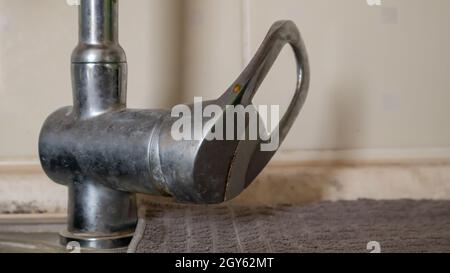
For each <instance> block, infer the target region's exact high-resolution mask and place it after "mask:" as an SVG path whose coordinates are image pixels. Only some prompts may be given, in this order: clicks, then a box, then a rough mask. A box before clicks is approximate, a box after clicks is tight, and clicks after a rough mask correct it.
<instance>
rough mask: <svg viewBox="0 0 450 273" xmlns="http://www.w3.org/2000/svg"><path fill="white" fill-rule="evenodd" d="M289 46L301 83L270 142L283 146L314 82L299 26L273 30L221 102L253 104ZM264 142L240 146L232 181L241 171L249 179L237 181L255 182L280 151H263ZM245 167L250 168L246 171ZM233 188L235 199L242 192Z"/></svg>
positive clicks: (286, 25)
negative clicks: (261, 146) (274, 140)
mask: <svg viewBox="0 0 450 273" xmlns="http://www.w3.org/2000/svg"><path fill="white" fill-rule="evenodd" d="M286 44H290V45H291V47H292V49H293V51H294V54H295V58H296V62H297V84H296V87H295V93H294V96H293V98H292V101H291V103H290V105H289V107H288V109H287V111H286V113H285V114H284V116H283V117H282V118H281V120H280V123H279V124H278V127H277V128H276V130H275V131H274V132H277V134H274V133H272V135H271V136H270V139H269V141H273V139H274V138H278V141H277V143H278V144H279V145H281V143H282V142H283V141H284V139H285V138H286V135H287V134H288V132H289V130H290V129H291V127H292V125H293V123H294V121H295V119H296V117H297V115H298V113H299V112H300V109H301V108H302V106H303V104H304V102H305V99H306V96H307V93H308V88H309V81H310V70H309V62H308V55H307V52H306V48H305V45H304V43H303V40H302V38H301V35H300V32H299V30H298V28H297V26H296V25H295V23H293V22H292V21H278V22H276V23H275V24H274V25H273V26H272V27H271V29H270V31H269V33H268V34H267V36H266V38H265V39H264V41H263V43H262V45H261V46H260V48H259V49H258V51H257V53H256V55H255V56H254V57H253V59H252V60H251V62H250V64H249V65H248V66H247V67H246V68H245V70H244V71H243V72H242V73H241V75H240V76H239V77H238V79H237V80H236V81H235V82H234V83H233V85H232V86H231V87H230V88H229V89H228V90H227V92H225V94H223V95H222V96H221V97H220V98H219V100H218V101H219V103H220V104H222V105H239V104H241V105H244V106H247V105H249V104H251V102H252V99H253V97H254V96H255V94H256V92H257V91H258V88H259V87H260V85H261V84H262V82H263V81H264V79H265V77H266V76H267V73H268V72H269V70H270V69H271V67H272V65H273V64H274V62H275V60H276V59H277V57H278V56H279V54H280V52H281V50H282V49H283V47H284V46H285V45H286ZM262 143H264V141H262V140H259V141H256V142H248V141H247V142H246V141H244V142H242V143H240V144H239V145H238V148H237V149H238V150H237V151H236V153H235V155H236V158H235V160H234V162H233V165H234V166H232V168H235V169H238V170H239V171H238V172H232V174H230V177H229V180H233V177H232V176H233V174H234V175H239V174H238V173H239V172H240V173H242V172H244V173H245V174H246V177H245V178H244V177H240V178H236V180H245V181H246V183H247V185H248V183H250V182H252V181H253V179H254V178H255V177H256V176H257V175H258V174H259V172H260V171H261V170H262V169H263V168H264V167H265V166H266V165H267V163H268V162H269V161H270V159H271V158H272V157H273V155H274V154H275V152H276V150H274V151H262V150H261V149H260V144H262ZM244 166H245V167H244ZM244 168H246V171H245V170H244ZM247 185H245V186H247ZM229 186H230V184H229ZM241 186H244V185H241ZM245 186H244V187H245ZM232 188H234V186H232V187H231V188H230V189H228V190H227V191H232V192H228V194H227V196H228V197H232V196H233V195H234V194H233V192H238V191H239V190H241V189H237V188H236V189H234V190H233V189H232ZM239 188H240V187H239Z"/></svg>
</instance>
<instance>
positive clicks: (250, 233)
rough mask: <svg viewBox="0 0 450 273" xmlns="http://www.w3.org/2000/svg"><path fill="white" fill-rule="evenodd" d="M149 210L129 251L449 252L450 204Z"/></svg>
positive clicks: (350, 203) (367, 203) (162, 206)
mask: <svg viewBox="0 0 450 273" xmlns="http://www.w3.org/2000/svg"><path fill="white" fill-rule="evenodd" d="M144 206H145V209H146V213H145V219H142V220H140V222H139V225H138V228H137V230H136V235H135V237H134V239H133V242H132V243H131V245H130V248H129V252H141V253H142V252H144V253H150V252H188V253H198V252H201V253H207V252H214V253H215V252H219V253H220V252H226V253H258V252H275V253H284V252H298V253H302V252H363V253H364V252H365V253H368V252H371V250H375V251H378V250H380V251H381V252H450V201H426V200H423V201H413V200H398V201H371V200H359V201H340V202H321V203H315V204H310V205H304V206H301V205H295V206H290V205H285V206H272V207H235V206H226V205H221V206H190V205H175V204H155V203H146V204H145V205H144Z"/></svg>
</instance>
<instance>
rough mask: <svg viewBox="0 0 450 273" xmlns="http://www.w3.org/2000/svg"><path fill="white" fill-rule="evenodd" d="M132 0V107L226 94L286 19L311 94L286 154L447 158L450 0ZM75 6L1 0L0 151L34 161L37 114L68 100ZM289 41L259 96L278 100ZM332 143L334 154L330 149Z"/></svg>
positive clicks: (123, 21)
mask: <svg viewBox="0 0 450 273" xmlns="http://www.w3.org/2000/svg"><path fill="white" fill-rule="evenodd" d="M381 3H382V5H381V6H369V5H368V3H367V1H366V0H344V1H332V0H314V1H313V0H277V1H275V0H214V1H212V0H127V1H122V3H121V6H120V36H121V38H120V40H121V44H122V45H123V47H124V48H125V50H126V52H127V55H128V62H129V69H130V71H129V88H128V91H129V92H128V101H129V106H130V107H138V108H139V107H153V108H154V107H168V106H171V105H173V104H175V103H179V102H189V101H192V99H193V96H194V95H197V96H203V97H204V98H215V97H217V96H218V95H219V94H221V93H222V92H223V91H224V90H225V89H226V88H227V87H228V85H229V84H230V83H231V82H232V81H233V80H234V78H235V77H236V76H237V75H238V74H239V73H240V71H241V70H242V68H243V66H244V65H245V64H246V63H247V62H248V60H249V58H250V57H251V56H252V55H253V53H254V52H255V51H256V49H257V47H258V45H259V44H260V43H261V41H262V39H263V38H264V36H265V34H266V32H267V30H268V29H269V28H270V26H271V24H272V23H273V22H274V21H276V20H280V19H291V20H293V21H295V22H296V23H297V25H298V26H299V28H300V30H301V32H302V34H303V37H304V40H305V42H306V45H307V48H308V51H309V55H310V59H311V68H312V81H311V89H310V96H309V97H308V100H307V103H306V105H305V107H304V109H303V111H302V113H301V115H300V118H299V119H298V121H297V122H296V124H295V126H294V128H293V130H292V132H291V134H290V135H289V138H288V140H287V142H286V143H285V145H283V150H285V151H286V150H289V151H296V150H303V151H305V153H303V155H301V156H302V158H306V159H308V156H309V157H311V159H316V158H317V159H321V156H323V155H327V156H330V154H331V156H332V157H337V158H339V157H340V156H346V155H348V153H345V151H353V154H355V155H357V157H358V158H363V159H364V158H369V157H376V158H383V157H392V156H397V157H402V156H403V157H424V156H429V157H448V156H450V149H449V148H450V123H449V122H448V117H449V116H450V107H448V105H449V104H448V102H449V101H450V92H449V86H450V77H448V72H449V70H450V54H449V50H448V49H449V48H450V35H449V30H450V29H449V28H450V2H449V1H448V0H433V1H424V0H384V1H382V2H381ZM76 34H77V9H76V8H74V7H70V6H68V5H67V3H66V1H64V0H39V1H30V0H14V1H12V0H0V41H1V43H0V130H1V134H0V157H1V158H3V159H5V158H6V159H8V158H9V159H11V158H23V157H27V158H33V157H34V158H35V157H36V147H37V145H36V143H37V138H38V132H39V129H40V126H41V124H42V122H43V120H44V119H45V118H46V116H47V115H48V114H49V113H50V112H52V111H53V110H55V109H56V108H58V107H60V106H63V105H69V104H71V89H70V88H71V87H70V75H69V60H70V59H69V58H70V53H71V50H72V49H73V47H74V46H75V44H76V41H77V37H76ZM294 69H295V68H294V62H293V59H292V53H291V52H290V49H288V48H286V50H285V51H284V52H283V54H282V56H281V57H280V59H279V61H278V62H277V63H276V65H275V67H274V69H273V70H272V72H271V74H270V75H269V78H268V79H267V80H266V82H265V83H264V85H263V87H262V92H260V94H259V95H258V97H257V101H256V102H257V103H265V104H268V103H270V104H281V105H286V104H287V103H288V102H289V100H290V96H291V94H292V89H293V86H294V84H295V82H294V80H295V75H294ZM333 152H334V155H332V153H333Z"/></svg>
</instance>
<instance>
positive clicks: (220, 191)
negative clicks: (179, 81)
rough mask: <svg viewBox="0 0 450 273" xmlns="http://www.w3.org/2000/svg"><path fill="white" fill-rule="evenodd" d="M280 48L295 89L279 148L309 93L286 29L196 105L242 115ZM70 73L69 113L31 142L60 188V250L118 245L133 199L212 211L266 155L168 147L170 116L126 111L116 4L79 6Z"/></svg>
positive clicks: (298, 44) (249, 146)
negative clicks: (65, 194) (63, 211)
mask: <svg viewBox="0 0 450 273" xmlns="http://www.w3.org/2000/svg"><path fill="white" fill-rule="evenodd" d="M285 44H290V45H291V46H292V48H293V50H294V53H295V56H296V60H297V65H298V70H297V75H298V84H297V86H296V90H295V93H294V97H293V99H292V102H291V104H290V106H289V108H288V111H287V112H286V114H285V115H284V116H283V118H282V119H281V121H280V125H279V127H280V134H279V136H277V137H278V138H279V142H280V143H281V142H282V141H283V140H284V138H285V136H286V135H287V133H288V131H289V129H290V128H291V126H292V124H293V122H294V120H295V118H296V116H297V114H298V113H299V111H300V108H301V107H302V105H303V103H304V101H305V98H306V94H307V89H308V86H309V66H308V59H307V55H306V50H305V48H304V45H303V41H302V39H301V37H300V34H299V32H298V30H297V28H296V27H295V25H294V24H293V23H292V22H289V21H281V22H278V23H276V24H275V25H274V26H273V27H272V29H271V31H270V32H269V34H268V36H267V38H266V40H265V41H264V42H263V45H262V46H261V48H260V50H259V51H258V52H257V54H256V56H255V58H254V59H253V60H252V62H251V63H250V64H249V65H248V67H247V68H246V69H245V70H244V72H243V73H242V74H241V75H240V76H239V77H238V79H237V80H236V81H235V82H234V83H233V84H232V85H231V87H230V88H229V89H228V90H227V91H226V92H225V93H224V94H223V95H222V96H221V97H220V98H219V99H217V100H214V101H209V102H202V106H206V105H209V104H215V105H218V106H220V107H221V108H222V109H225V108H226V106H227V105H244V106H249V105H250V106H251V99H252V98H253V96H254V94H255V93H256V91H257V89H258V87H259V86H260V84H261V83H262V81H263V79H264V77H265V76H266V74H267V73H268V71H269V69H270V68H271V66H272V64H273V62H274V61H275V59H276V57H277V56H278V54H279V52H280V51H281V49H282V48H283V46H284V45H285ZM71 71H72V87H73V106H69V107H63V108H61V109H58V110H57V111H56V112H54V113H53V114H51V115H50V116H49V117H48V118H47V120H46V121H45V123H44V125H43V128H42V130H41V134H40V138H39V156H40V160H41V164H42V167H43V169H44V171H45V172H46V174H47V175H48V176H49V177H50V178H51V179H52V180H53V181H55V182H56V183H59V184H62V185H66V186H68V188H69V201H68V202H69V204H68V227H67V230H65V231H63V232H62V233H61V243H62V244H64V245H65V244H67V243H68V242H70V241H77V242H79V243H80V245H81V246H82V247H88V248H117V247H122V246H126V245H128V243H129V241H130V239H131V237H132V235H133V232H134V229H135V226H136V223H137V209H136V193H143V194H151V195H163V196H171V197H173V198H175V199H176V200H177V201H180V202H189V203H201V204H215V203H221V202H224V201H227V200H230V199H232V198H234V197H236V196H237V195H239V194H240V193H241V192H242V191H243V190H244V189H245V188H246V187H247V186H248V185H249V184H250V183H251V182H252V181H253V180H254V179H255V177H256V176H257V175H258V174H259V172H260V171H261V170H262V169H263V168H264V166H266V164H267V163H268V162H269V160H270V159H271V158H272V156H273V155H274V153H275V152H276V151H270V152H263V151H260V150H258V148H259V144H261V143H262V142H263V141H262V140H260V139H258V140H207V138H206V137H205V136H203V137H202V138H201V139H195V140H175V139H174V138H173V137H172V136H171V128H172V126H173V124H174V123H175V122H176V120H177V119H176V118H175V117H172V115H171V111H170V110H168V109H167V110H164V109H162V110H134V109H128V108H127V107H126V88H127V62H126V55H125V52H124V50H123V49H122V48H121V46H120V45H119V42H118V1H117V0H81V4H80V7H79V44H78V45H77V47H76V48H75V50H74V51H73V54H72V64H71ZM188 107H189V108H194V107H195V105H189V106H188ZM224 115H225V114H224ZM204 119H205V121H209V125H208V126H209V127H208V128H206V129H205V130H206V132H212V131H213V130H214V128H215V126H217V125H218V123H219V122H222V120H221V119H219V117H211V118H204ZM206 135H208V134H206Z"/></svg>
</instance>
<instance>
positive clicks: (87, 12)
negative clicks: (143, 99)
mask: <svg viewBox="0 0 450 273" xmlns="http://www.w3.org/2000/svg"><path fill="white" fill-rule="evenodd" d="M118 37H119V35H118V3H117V0H82V1H81V4H80V7H79V43H78V46H77V47H76V48H75V50H74V51H73V53H72V86H73V98H74V100H73V105H74V108H73V111H74V112H75V114H76V115H77V117H78V118H81V119H84V118H91V117H94V116H97V115H100V114H103V113H105V112H108V111H114V110H121V109H124V108H125V107H126V88H127V61H126V56H125V52H124V50H123V49H122V47H121V46H120V44H119V40H118Z"/></svg>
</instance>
